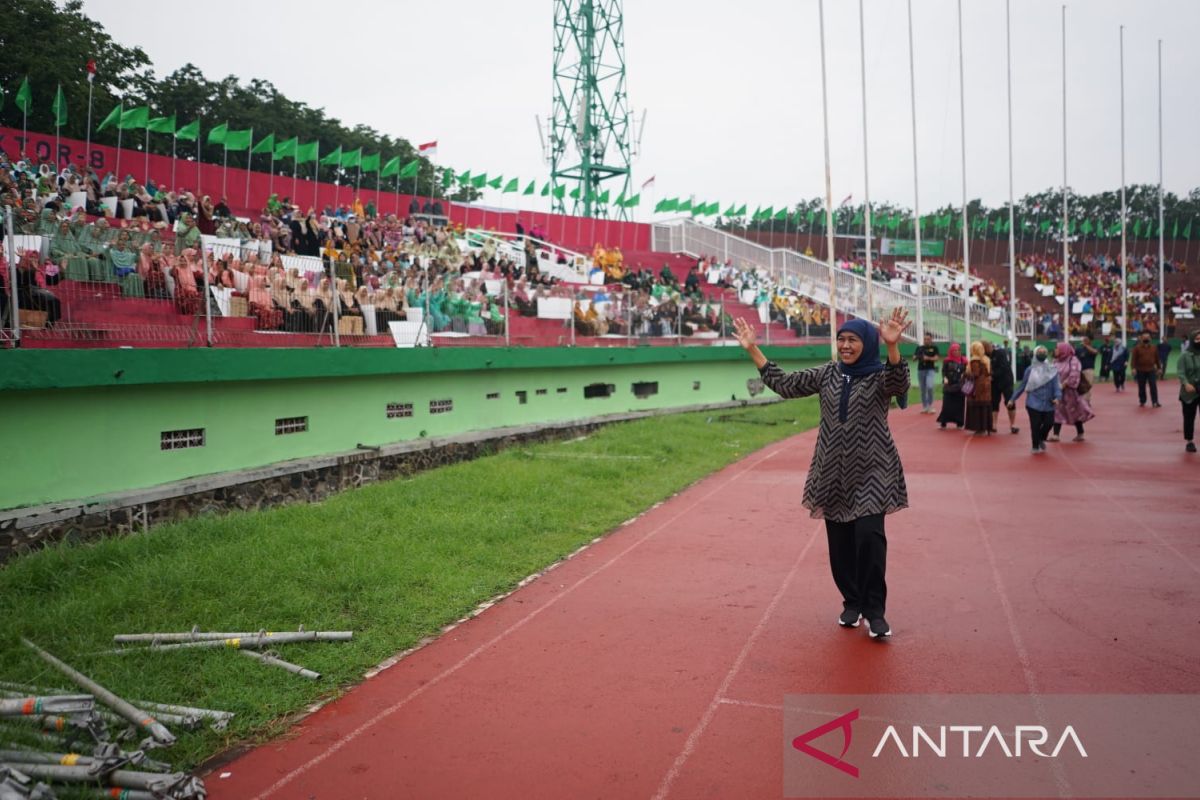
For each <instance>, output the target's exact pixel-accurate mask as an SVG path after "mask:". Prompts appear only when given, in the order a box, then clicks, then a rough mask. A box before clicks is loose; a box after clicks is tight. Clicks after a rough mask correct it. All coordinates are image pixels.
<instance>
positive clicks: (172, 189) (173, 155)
mask: <svg viewBox="0 0 1200 800" xmlns="http://www.w3.org/2000/svg"><path fill="white" fill-rule="evenodd" d="M177 141H178V140H177V139H176V138H175V134H174V133H172V134H171V185H170V186H168V187H167V190H168V191H175V145H176V143H177Z"/></svg>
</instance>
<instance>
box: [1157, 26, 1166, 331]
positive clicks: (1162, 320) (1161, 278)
mask: <svg viewBox="0 0 1200 800" xmlns="http://www.w3.org/2000/svg"><path fill="white" fill-rule="evenodd" d="M1162 129H1163V124H1162V39H1159V40H1158V338H1159V341H1163V342H1165V341H1166V340H1167V294H1166V286H1165V273H1166V266H1165V265H1164V264H1163V260H1164V253H1163V236H1164V233H1163V144H1162V141H1163V140H1162Z"/></svg>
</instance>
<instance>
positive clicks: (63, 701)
mask: <svg viewBox="0 0 1200 800" xmlns="http://www.w3.org/2000/svg"><path fill="white" fill-rule="evenodd" d="M95 706H96V698H94V697H92V696H91V695H90V694H65V695H43V696H38V697H15V698H11V699H5V700H0V717H32V716H39V715H42V714H79V713H84V712H87V711H91V710H92V709H93V708H95Z"/></svg>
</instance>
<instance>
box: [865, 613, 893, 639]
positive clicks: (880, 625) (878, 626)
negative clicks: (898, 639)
mask: <svg viewBox="0 0 1200 800" xmlns="http://www.w3.org/2000/svg"><path fill="white" fill-rule="evenodd" d="M870 633H871V638H872V639H878V638H879V637H881V636H891V635H892V626H891V625H888V624H887V620H886V619H884V618H883V617H876V618H875V619H873V620H871V623H870Z"/></svg>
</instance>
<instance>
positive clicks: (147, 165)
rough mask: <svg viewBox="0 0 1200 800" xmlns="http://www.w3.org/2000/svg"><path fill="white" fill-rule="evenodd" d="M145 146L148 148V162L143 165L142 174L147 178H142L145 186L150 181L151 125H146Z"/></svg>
mask: <svg viewBox="0 0 1200 800" xmlns="http://www.w3.org/2000/svg"><path fill="white" fill-rule="evenodd" d="M145 148H146V159H145V161H146V163H145V165H144V166H143V167H142V174H143V175H144V176H145V178H143V179H142V185H143V186H145V185H146V184H147V183H149V182H150V126H149V125H147V126H146V144H145Z"/></svg>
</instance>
